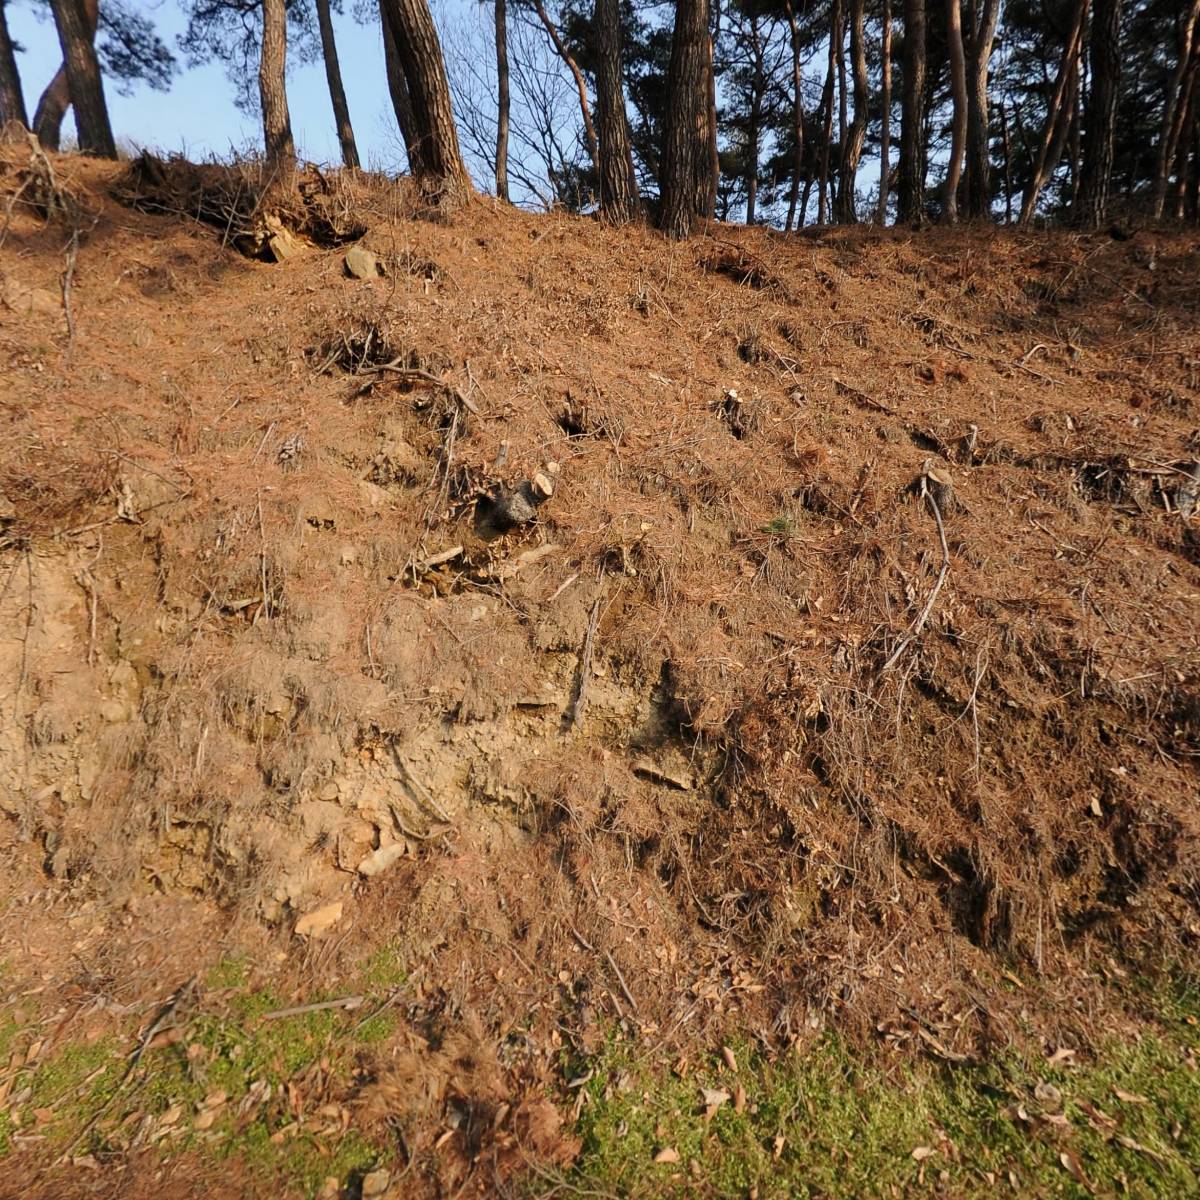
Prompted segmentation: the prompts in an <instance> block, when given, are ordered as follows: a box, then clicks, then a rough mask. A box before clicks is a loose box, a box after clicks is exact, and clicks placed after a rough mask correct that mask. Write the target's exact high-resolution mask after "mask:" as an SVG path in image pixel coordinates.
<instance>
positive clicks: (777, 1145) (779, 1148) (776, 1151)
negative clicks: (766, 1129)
mask: <svg viewBox="0 0 1200 1200" xmlns="http://www.w3.org/2000/svg"><path fill="white" fill-rule="evenodd" d="M786 1145H787V1138H785V1137H784V1136H783V1134H782V1133H777V1134H776V1135H775V1142H774V1145H773V1147H772V1150H773V1155H772V1156H773V1157H774V1158H779V1157H780V1156H781V1155H782V1154H783V1148H784V1146H786Z"/></svg>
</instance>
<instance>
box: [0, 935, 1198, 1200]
mask: <svg viewBox="0 0 1200 1200" xmlns="http://www.w3.org/2000/svg"><path fill="white" fill-rule="evenodd" d="M250 978H251V972H250V969H249V967H248V966H247V964H245V963H241V962H238V961H236V960H230V961H226V962H222V963H221V964H220V965H219V966H218V967H217V968H216V969H215V970H213V971H211V972H210V973H209V975H208V976H207V978H206V980H205V983H206V985H207V988H208V989H209V996H210V997H213V998H216V1000H217V1002H216V1003H213V1004H211V1005H202V1006H201V1007H200V1009H199V1010H198V1011H197V1012H195V1013H194V1014H193V1015H192V1016H191V1018H190V1020H189V1021H188V1023H187V1026H186V1036H184V1037H183V1038H181V1039H180V1040H179V1041H177V1042H175V1043H173V1044H171V1045H168V1046H165V1047H162V1048H159V1049H154V1050H149V1051H147V1052H146V1054H145V1055H144V1056H143V1058H142V1060H141V1061H140V1062H139V1063H138V1065H137V1066H136V1068H135V1069H134V1071H132V1072H130V1073H129V1076H128V1078H127V1077H126V1072H127V1068H128V1064H129V1061H130V1060H129V1057H128V1045H129V1044H128V1042H127V1041H126V1042H118V1041H117V1040H116V1039H115V1038H112V1037H106V1036H100V1037H95V1038H93V1039H91V1040H79V1041H68V1042H65V1043H64V1044H62V1045H60V1046H58V1047H56V1048H55V1049H54V1050H53V1051H52V1052H50V1053H48V1054H45V1055H43V1056H42V1057H40V1058H39V1059H38V1060H37V1061H36V1062H35V1063H34V1064H32V1065H31V1066H30V1067H29V1068H28V1069H27V1070H25V1071H24V1072H21V1073H18V1076H17V1081H16V1086H15V1087H14V1088H12V1089H11V1093H10V1105H11V1106H13V1107H17V1108H18V1110H19V1119H18V1120H17V1121H14V1119H13V1115H12V1113H11V1111H10V1109H8V1108H6V1109H4V1110H3V1111H2V1112H0V1156H2V1155H5V1154H7V1153H10V1152H12V1151H13V1150H14V1149H16V1148H18V1143H17V1142H15V1141H14V1134H18V1133H19V1134H28V1133H30V1132H31V1130H36V1133H37V1135H38V1139H39V1145H40V1148H41V1149H42V1150H44V1151H50V1152H55V1151H56V1152H61V1151H63V1150H64V1149H68V1148H69V1149H70V1150H71V1151H72V1153H75V1154H86V1153H95V1154H99V1153H101V1152H105V1151H112V1150H118V1151H119V1150H121V1149H122V1148H124V1147H128V1146H130V1145H133V1144H135V1143H136V1144H140V1145H146V1144H150V1145H154V1146H156V1147H157V1148H158V1150H159V1152H160V1153H162V1154H163V1155H174V1154H178V1153H181V1152H183V1151H200V1152H202V1153H203V1154H206V1155H211V1156H212V1158H213V1159H214V1160H219V1159H220V1158H222V1157H227V1156H236V1157H237V1158H238V1159H239V1162H240V1164H241V1166H242V1167H243V1168H244V1169H248V1170H249V1171H250V1173H251V1176H252V1177H253V1176H259V1177H261V1178H262V1179H263V1181H264V1183H265V1182H266V1181H268V1180H275V1181H286V1184H285V1186H286V1189H287V1190H286V1194H295V1195H309V1196H311V1195H315V1194H316V1193H317V1192H318V1191H319V1190H320V1189H321V1187H322V1185H323V1184H324V1182H325V1181H326V1180H328V1179H330V1178H334V1179H337V1180H338V1182H339V1185H341V1186H343V1187H344V1186H346V1185H347V1184H349V1185H350V1187H351V1192H350V1194H353V1185H354V1181H355V1180H356V1179H358V1178H361V1176H362V1174H363V1173H364V1172H366V1171H368V1170H371V1169H373V1168H374V1167H376V1166H378V1165H390V1166H393V1167H394V1166H396V1165H398V1164H396V1163H391V1162H389V1153H390V1151H389V1150H388V1148H387V1147H386V1146H384V1145H382V1144H377V1143H375V1142H373V1141H372V1140H371V1139H370V1138H369V1137H368V1136H365V1135H364V1134H363V1133H362V1132H360V1131H359V1130H357V1129H356V1128H355V1126H354V1123H353V1120H347V1113H346V1109H345V1107H344V1106H343V1105H341V1104H340V1103H339V1101H338V1099H337V1097H338V1095H339V1094H344V1091H345V1089H347V1088H348V1087H349V1086H350V1085H351V1083H352V1081H353V1077H354V1074H355V1071H356V1070H357V1069H358V1068H359V1067H360V1066H361V1064H362V1063H364V1062H366V1061H368V1060H369V1058H370V1056H371V1054H372V1053H373V1051H374V1049H375V1048H376V1047H377V1046H378V1044H380V1043H382V1042H385V1041H386V1039H387V1038H388V1036H389V1035H390V1033H391V1032H392V1029H393V1018H391V1017H390V1016H389V1013H388V1011H383V1012H381V1013H378V1014H377V1015H372V1010H373V1008H374V1007H375V1006H376V1005H377V1004H378V999H372V1000H369V1001H368V1003H367V1006H366V1007H364V1008H363V1009H359V1010H356V1011H353V1012H346V1011H342V1010H338V1009H330V1010H324V1011H320V1012H310V1013H304V1014H300V1015H297V1016H294V1017H288V1018H285V1019H282V1020H263V1017H264V1015H265V1014H266V1013H268V1012H270V1011H272V1010H274V1009H278V1008H280V1007H283V1005H282V1003H281V1000H280V998H279V997H278V996H276V995H274V994H272V993H271V992H270V991H267V990H262V989H256V988H253V987H252V986H250ZM404 979H405V976H404V970H403V967H402V965H401V959H400V956H399V955H398V954H397V953H394V952H392V951H391V950H386V951H381V952H379V953H377V954H375V955H374V956H373V957H372V958H371V959H369V960H368V961H367V962H366V963H364V965H363V967H362V970H361V978H360V980H359V982H360V985H361V987H362V989H363V991H364V993H369V994H371V995H372V996H373V997H376V998H377V997H379V996H382V995H386V994H387V992H388V991H389V990H390V989H392V988H396V987H402V986H403V984H404ZM1153 1010H1154V1011H1153V1015H1152V1018H1150V1017H1148V1019H1147V1021H1146V1024H1145V1028H1144V1031H1143V1032H1141V1033H1140V1034H1139V1035H1138V1036H1137V1037H1134V1038H1130V1039H1128V1040H1126V1041H1123V1042H1121V1041H1109V1042H1106V1043H1105V1044H1103V1045H1101V1046H1100V1047H1099V1048H1098V1049H1097V1050H1096V1051H1095V1052H1094V1053H1092V1054H1091V1055H1089V1056H1087V1057H1086V1058H1084V1056H1082V1055H1081V1056H1080V1058H1079V1060H1078V1061H1076V1060H1074V1059H1067V1060H1065V1061H1064V1060H1061V1059H1060V1060H1059V1061H1057V1062H1053V1063H1051V1062H1047V1061H1044V1060H1043V1059H1041V1058H1039V1057H1038V1056H1037V1055H1036V1054H1027V1055H1021V1054H1017V1053H1015V1052H1012V1053H1009V1054H1007V1055H1005V1056H1002V1057H999V1058H997V1059H995V1060H993V1061H991V1062H989V1063H987V1064H983V1065H950V1064H944V1065H936V1064H933V1063H930V1062H928V1061H925V1060H915V1059H912V1058H896V1059H889V1058H888V1057H887V1056H886V1055H884V1054H882V1053H879V1054H864V1053H863V1052H862V1051H856V1050H853V1049H851V1048H849V1047H848V1046H847V1045H845V1044H844V1043H843V1042H841V1041H840V1040H838V1039H837V1038H836V1037H834V1036H826V1037H824V1038H822V1039H820V1040H818V1041H816V1042H815V1043H811V1044H807V1045H805V1046H804V1047H803V1049H800V1048H797V1049H795V1050H793V1051H791V1052H788V1053H785V1054H781V1055H778V1056H775V1057H774V1058H772V1059H768V1058H766V1057H765V1056H764V1055H762V1054H761V1053H759V1052H757V1051H755V1050H754V1049H752V1048H751V1047H749V1046H747V1045H735V1046H734V1047H733V1056H734V1059H735V1061H736V1064H737V1069H736V1071H735V1070H732V1069H731V1068H730V1065H729V1063H728V1062H727V1061H726V1060H725V1058H724V1057H723V1056H722V1055H720V1054H715V1055H713V1056H712V1057H711V1058H709V1059H707V1060H705V1061H703V1062H699V1063H693V1064H692V1065H691V1066H690V1067H688V1068H686V1069H682V1070H681V1069H679V1067H678V1065H676V1066H675V1067H672V1066H670V1065H668V1064H666V1063H663V1062H659V1061H656V1060H655V1059H653V1058H652V1057H647V1056H646V1055H645V1053H644V1051H643V1050H642V1049H641V1048H640V1047H639V1046H637V1045H635V1044H633V1043H630V1042H628V1041H625V1040H621V1039H616V1038H614V1039H613V1040H611V1041H610V1042H608V1043H607V1044H606V1046H605V1048H604V1049H603V1050H602V1051H601V1052H600V1053H599V1054H598V1055H597V1056H595V1057H594V1058H593V1059H590V1060H587V1061H585V1062H582V1063H580V1062H578V1061H576V1062H571V1063H569V1064H565V1069H564V1075H565V1076H566V1077H568V1079H575V1080H578V1079H581V1078H582V1079H583V1080H584V1082H582V1083H581V1084H579V1085H578V1086H576V1087H571V1086H568V1088H567V1095H568V1097H570V1096H578V1097H579V1104H578V1123H577V1132H578V1134H579V1136H580V1137H581V1139H582V1144H583V1148H582V1152H581V1154H580V1156H579V1158H578V1160H577V1162H576V1163H575V1165H574V1166H573V1168H571V1170H570V1171H569V1173H568V1174H567V1176H566V1177H564V1178H562V1179H560V1180H558V1181H557V1182H556V1183H553V1184H548V1183H547V1181H546V1179H545V1178H544V1177H543V1176H537V1177H536V1178H531V1180H530V1184H531V1187H530V1191H531V1194H533V1195H539V1194H542V1193H544V1192H545V1191H546V1188H547V1187H548V1186H553V1187H561V1188H566V1189H567V1190H568V1191H570V1192H572V1193H577V1194H591V1195H605V1196H609V1195H618V1196H639V1197H641V1196H651V1197H656V1196H684V1195H687V1196H694V1195H704V1196H713V1197H751V1196H754V1197H757V1198H758V1200H768V1198H770V1197H779V1198H783V1197H789V1198H790V1197H818V1196H819V1197H828V1198H835V1197H846V1198H850V1197H866V1196H880V1197H894V1196H907V1195H918V1194H929V1193H935V1192H936V1193H937V1194H941V1195H946V1196H953V1197H963V1198H970V1197H981V1198H982V1197H984V1196H991V1195H993V1194H995V1193H996V1192H997V1191H998V1192H999V1193H1000V1194H1012V1195H1021V1196H1038V1197H1043V1196H1044V1197H1084V1196H1090V1195H1114V1196H1115V1195H1128V1196H1134V1197H1147V1198H1149V1197H1159V1196H1168V1195H1169V1196H1186V1195H1197V1194H1200V1062H1198V1058H1200V995H1197V994H1196V993H1194V992H1186V991H1172V992H1167V993H1161V992H1160V993H1157V994H1155V995H1154V996H1153ZM18 1048H24V1047H23V1038H22V1031H21V1027H20V1026H19V1025H17V1024H16V1023H14V1022H13V1021H12V1019H11V1018H6V1019H4V1020H2V1021H0V1050H3V1051H4V1053H5V1054H8V1053H9V1052H10V1051H12V1050H15V1049H18ZM267 1089H269V1091H267ZM703 1089H711V1090H713V1091H716V1092H720V1093H725V1094H726V1095H727V1098H726V1099H724V1100H723V1101H722V1100H721V1099H720V1097H718V1098H717V1099H718V1104H717V1106H716V1107H715V1109H709V1111H707V1112H706V1099H707V1101H708V1102H709V1103H711V1102H712V1100H713V1097H712V1096H711V1095H710V1096H709V1097H707V1098H706V1097H705V1096H704V1093H703ZM739 1090H740V1091H741V1093H742V1094H741V1095H739ZM17 1096H21V1097H23V1098H22V1099H21V1100H20V1103H19V1104H18V1105H12V1099H11V1097H17ZM214 1096H223V1099H222V1100H221V1102H220V1103H219V1105H218V1106H217V1107H216V1108H215V1110H214V1111H213V1114H212V1120H211V1121H208V1120H206V1119H205V1118H204V1114H205V1112H206V1104H207V1103H208V1101H210V1100H211V1098H212V1097H214ZM97 1114H99V1116H98V1117H97ZM139 1138H140V1140H139ZM663 1152H666V1153H665V1154H664V1153H663ZM656 1159H660V1160H664V1161H656Z"/></svg>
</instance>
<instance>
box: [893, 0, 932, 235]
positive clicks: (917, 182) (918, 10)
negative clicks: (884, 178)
mask: <svg viewBox="0 0 1200 1200" xmlns="http://www.w3.org/2000/svg"><path fill="white" fill-rule="evenodd" d="M903 64H904V90H903V96H902V99H901V105H902V107H901V112H900V163H899V166H898V169H897V174H898V177H899V197H898V200H897V209H896V215H897V219H898V220H900V221H915V222H918V223H920V222H921V221H922V220H924V218H925V143H924V132H925V0H904V60H903Z"/></svg>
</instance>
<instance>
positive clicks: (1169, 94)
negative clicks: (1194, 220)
mask: <svg viewBox="0 0 1200 1200" xmlns="http://www.w3.org/2000/svg"><path fill="white" fill-rule="evenodd" d="M1198 25H1200V0H1192V6H1191V8H1190V10H1189V11H1188V13H1187V16H1186V17H1185V18H1184V23H1183V28H1182V29H1181V30H1180V38H1179V58H1178V61H1177V62H1176V64H1175V67H1174V69H1173V70H1172V71H1171V78H1170V79H1169V80H1168V82H1167V91H1166V96H1165V99H1164V101H1163V122H1162V133H1161V134H1160V135H1159V140H1158V153H1157V155H1156V156H1155V164H1154V219H1155V220H1156V221H1157V220H1160V219H1161V218H1162V215H1163V209H1164V207H1165V205H1166V199H1167V183H1168V181H1169V179H1170V174H1171V164H1172V163H1173V162H1174V160H1175V150H1176V147H1177V146H1178V143H1179V136H1180V132H1181V129H1182V125H1183V117H1184V109H1185V108H1186V104H1185V103H1184V97H1185V92H1186V78H1187V74H1188V72H1189V71H1194V70H1195V69H1196V68H1195V64H1196V61H1197V60H1198V59H1200V31H1198V30H1197V26H1198Z"/></svg>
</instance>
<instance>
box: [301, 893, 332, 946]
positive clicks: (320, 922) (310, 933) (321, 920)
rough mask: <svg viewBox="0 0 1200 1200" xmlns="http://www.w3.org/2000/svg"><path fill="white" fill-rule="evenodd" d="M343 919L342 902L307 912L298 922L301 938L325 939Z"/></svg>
mask: <svg viewBox="0 0 1200 1200" xmlns="http://www.w3.org/2000/svg"><path fill="white" fill-rule="evenodd" d="M341 919H342V901H341V900H334V901H333V902H332V903H330V904H323V905H322V906H321V907H320V908H314V909H313V910H312V912H307V913H305V914H304V916H302V917H301V918H300V920H298V921H297V922H296V932H297V933H298V934H299V935H300V936H301V937H311V938H319V937H324V936H325V935H326V934H327V933H328V932H329V931H330V930H331V929H332V928H333V927H334V926H335V925H336V924H337V923H338V922H339V921H340V920H341Z"/></svg>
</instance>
